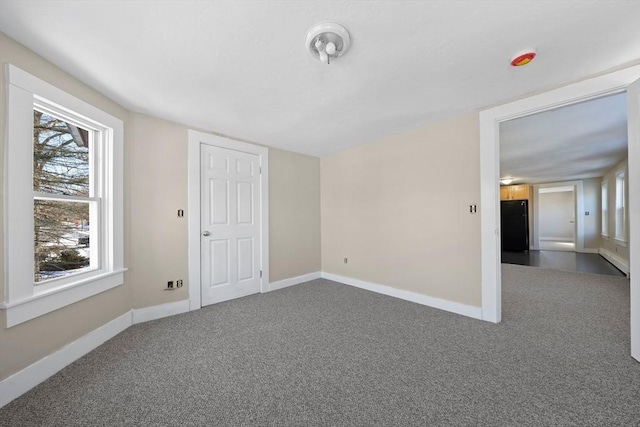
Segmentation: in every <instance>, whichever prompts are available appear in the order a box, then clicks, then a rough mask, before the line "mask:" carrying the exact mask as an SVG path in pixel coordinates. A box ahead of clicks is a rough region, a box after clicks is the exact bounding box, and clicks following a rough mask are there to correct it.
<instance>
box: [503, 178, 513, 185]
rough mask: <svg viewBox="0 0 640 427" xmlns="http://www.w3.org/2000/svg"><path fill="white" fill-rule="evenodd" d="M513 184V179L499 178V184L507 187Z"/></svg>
mask: <svg viewBox="0 0 640 427" xmlns="http://www.w3.org/2000/svg"><path fill="white" fill-rule="evenodd" d="M512 182H513V178H500V184H504V185H509V184H511V183H512Z"/></svg>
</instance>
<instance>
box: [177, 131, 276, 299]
mask: <svg viewBox="0 0 640 427" xmlns="http://www.w3.org/2000/svg"><path fill="white" fill-rule="evenodd" d="M201 144H207V145H211V146H214V147H220V148H226V149H228V150H235V151H241V152H244V153H250V154H255V155H257V156H259V157H260V168H261V174H260V241H261V250H260V256H261V262H260V269H261V271H262V282H261V284H260V292H268V291H269V149H268V148H267V147H262V146H259V145H254V144H249V143H246V142H240V141H235V140H233V139H228V138H223V137H221V136H218V135H213V134H210V133H205V132H199V131H195V130H189V142H188V161H187V181H188V212H187V213H188V215H187V216H188V248H189V255H188V259H189V306H190V310H198V309H199V308H201V307H202V293H201V283H200V261H201V260H200V145H201Z"/></svg>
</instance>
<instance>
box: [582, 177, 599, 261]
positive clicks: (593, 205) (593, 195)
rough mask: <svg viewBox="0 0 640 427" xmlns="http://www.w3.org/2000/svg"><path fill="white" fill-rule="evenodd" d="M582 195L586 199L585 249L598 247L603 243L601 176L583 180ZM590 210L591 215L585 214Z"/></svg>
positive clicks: (583, 213)
mask: <svg viewBox="0 0 640 427" xmlns="http://www.w3.org/2000/svg"><path fill="white" fill-rule="evenodd" d="M582 197H583V200H584V212H578V215H584V217H583V218H584V247H585V249H598V248H599V247H600V245H601V244H602V242H601V240H600V224H601V222H600V212H601V210H600V178H592V179H585V180H584V181H582ZM585 212H589V215H585Z"/></svg>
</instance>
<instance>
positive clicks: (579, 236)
mask: <svg viewBox="0 0 640 427" xmlns="http://www.w3.org/2000/svg"><path fill="white" fill-rule="evenodd" d="M555 187H573V194H574V202H573V213H574V221H575V223H574V224H573V249H574V251H575V252H593V251H588V250H586V249H585V248H584V215H579V214H578V212H584V182H583V181H580V180H578V181H562V182H550V183H545V184H536V185H534V186H533V197H532V198H533V210H532V212H533V233H531V234H532V235H533V245H532V246H533V249H534V250H539V249H540V228H539V224H540V211H539V210H538V208H539V206H540V189H541V188H555ZM596 251H597V249H596Z"/></svg>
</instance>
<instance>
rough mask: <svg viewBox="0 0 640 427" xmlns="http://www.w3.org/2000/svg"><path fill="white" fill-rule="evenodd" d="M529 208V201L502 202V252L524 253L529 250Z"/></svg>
mask: <svg viewBox="0 0 640 427" xmlns="http://www.w3.org/2000/svg"><path fill="white" fill-rule="evenodd" d="M528 209H529V207H528V201H527V200H504V201H502V202H500V228H501V233H502V250H503V251H509V252H522V251H528V250H529V213H528V212H529V210H528Z"/></svg>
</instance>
